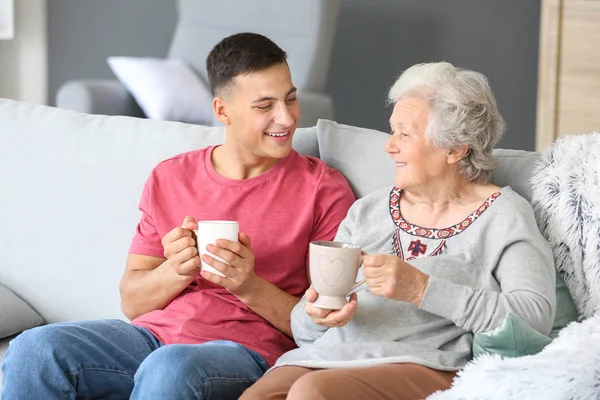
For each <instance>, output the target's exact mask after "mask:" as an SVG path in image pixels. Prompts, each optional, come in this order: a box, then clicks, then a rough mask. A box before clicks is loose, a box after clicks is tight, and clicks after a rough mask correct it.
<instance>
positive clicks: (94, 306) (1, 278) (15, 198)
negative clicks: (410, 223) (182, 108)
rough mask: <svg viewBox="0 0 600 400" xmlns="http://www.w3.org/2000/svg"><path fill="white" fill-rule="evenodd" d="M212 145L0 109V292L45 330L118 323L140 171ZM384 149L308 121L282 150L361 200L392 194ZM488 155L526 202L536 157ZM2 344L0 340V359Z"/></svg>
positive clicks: (142, 126)
mask: <svg viewBox="0 0 600 400" xmlns="http://www.w3.org/2000/svg"><path fill="white" fill-rule="evenodd" d="M223 139H224V128H219V127H203V126H197V125H186V124H180V123H175V122H165V121H151V120H146V119H139V118H133V117H120V116H102V115H88V114H82V113H78V112H75V111H69V110H61V109H58V108H52V107H45V106H37V105H31V104H26V103H22V102H15V101H11V100H5V99H0V143H1V144H0V204H1V206H0V254H2V259H1V260H0V285H3V286H5V287H7V288H8V289H10V290H11V291H12V292H14V293H15V294H16V295H17V296H19V297H20V298H21V299H22V300H24V301H25V302H26V303H28V304H29V305H30V306H31V307H32V308H33V309H34V310H35V311H36V312H37V313H39V315H41V316H42V317H43V319H44V320H45V321H46V322H47V323H51V322H57V321H68V320H81V319H96V318H123V319H124V318H125V317H124V315H123V313H122V312H121V309H120V300H119V291H118V286H119V280H120V278H121V274H122V272H123V269H124V266H125V260H126V256H127V250H128V247H129V244H130V241H131V238H132V236H133V233H134V230H135V228H136V224H137V221H138V218H139V216H140V214H139V211H138V208H137V206H138V201H139V197H140V195H141V191H142V186H143V184H144V182H145V180H146V178H147V176H148V174H149V172H150V171H151V169H152V168H153V167H154V166H155V165H156V164H157V163H158V162H159V161H161V160H163V159H165V158H167V157H170V156H172V155H175V154H178V153H181V152H185V151H187V150H191V149H196V148H201V147H205V146H207V145H211V144H216V143H220V142H222V140H223ZM387 139H388V135H387V134H386V133H383V132H378V131H374V130H369V129H362V128H357V127H350V126H345V125H340V124H337V123H335V122H330V121H327V120H320V121H319V122H318V124H317V125H316V126H314V127H310V128H300V129H298V130H297V132H296V135H295V136H294V147H295V148H296V149H297V150H298V151H299V152H301V153H303V154H307V155H313V156H318V157H320V158H321V159H323V160H324V161H326V162H327V163H328V164H329V165H331V166H333V167H335V168H338V169H339V170H340V171H341V172H342V173H343V174H344V175H345V176H346V178H347V179H348V180H349V182H350V183H351V185H352V188H353V189H354V191H355V192H356V194H357V196H358V197H361V196H364V195H365V194H367V193H369V192H371V191H373V190H375V189H377V188H380V187H384V186H390V185H392V184H393V180H394V175H395V168H394V164H393V163H392V162H391V160H390V159H389V157H388V155H387V154H386V153H385V152H384V150H383V146H384V143H385V142H386V140H387ZM496 155H497V157H498V160H499V162H500V165H499V167H498V168H497V170H496V171H495V174H494V182H495V183H496V184H498V185H500V186H503V185H510V186H512V187H513V189H515V190H516V191H517V192H519V193H521V194H522V195H523V196H525V197H526V198H530V197H531V188H530V185H529V183H528V179H529V176H530V173H531V170H532V168H533V166H534V164H535V162H536V160H537V159H538V154H537V153H530V152H526V151H517V150H497V151H496ZM3 307H8V306H7V305H6V304H0V315H2V313H3V312H4V313H5V312H6V311H7V310H6V308H5V309H4V310H3ZM0 321H2V319H1V318H0ZM9 339H10V338H5V339H0V358H1V357H2V356H3V355H4V352H5V350H6V348H7V346H8V341H9ZM0 381H1V376H0Z"/></svg>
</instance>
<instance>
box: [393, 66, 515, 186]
mask: <svg viewBox="0 0 600 400" xmlns="http://www.w3.org/2000/svg"><path fill="white" fill-rule="evenodd" d="M404 97H416V98H422V99H424V100H425V101H427V103H428V104H429V107H430V113H429V121H428V123H427V130H426V132H425V135H426V138H427V139H428V140H430V141H431V143H433V145H435V146H437V147H440V148H448V149H450V148H457V147H459V146H464V145H466V146H467V147H468V149H469V150H468V152H467V155H466V156H465V157H464V158H463V159H462V160H461V161H460V162H459V168H460V172H461V173H462V174H463V175H464V176H465V178H466V179H468V180H469V181H473V182H478V183H483V182H487V181H489V180H490V178H491V176H492V171H493V169H494V168H495V167H496V164H497V162H496V159H495V158H494V157H493V156H492V149H493V148H494V146H495V145H496V143H498V141H499V140H500V138H501V137H502V134H503V133H504V120H503V119H502V116H501V115H500V112H499V111H498V106H497V105H496V99H495V98H494V94H493V93H492V89H491V88H490V85H489V83H488V80H487V78H486V77H485V76H484V75H483V74H480V73H479V72H474V71H469V70H465V69H460V68H456V67H455V66H453V65H452V64H450V63H447V62H439V63H429V64H417V65H414V66H412V67H410V68H408V69H407V70H406V71H404V72H403V73H402V75H400V77H399V78H398V79H397V80H396V82H395V83H394V85H393V86H392V88H391V89H390V92H389V94H388V100H389V102H390V103H391V104H396V103H397V102H398V101H399V100H401V99H402V98H404Z"/></svg>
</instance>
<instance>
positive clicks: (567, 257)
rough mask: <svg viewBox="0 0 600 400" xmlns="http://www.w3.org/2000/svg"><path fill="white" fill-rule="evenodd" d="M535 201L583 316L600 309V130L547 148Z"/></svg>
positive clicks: (534, 183) (537, 178)
mask: <svg viewBox="0 0 600 400" xmlns="http://www.w3.org/2000/svg"><path fill="white" fill-rule="evenodd" d="M531 183H532V186H533V198H532V205H533V209H534V211H535V213H536V217H537V220H538V225H539V226H540V229H541V231H542V232H543V233H544V236H546V239H548V242H549V243H550V246H551V247H552V251H553V252H554V260H555V262H556V268H557V270H558V272H559V273H560V274H561V276H562V277H563V279H564V280H565V283H566V285H567V287H568V288H569V291H570V292H571V295H572V296H573V301H574V302H575V305H576V306H577V310H578V311H579V314H580V315H581V319H585V318H589V317H591V316H592V315H594V314H596V313H597V312H598V311H600V133H594V134H591V135H575V136H566V137H564V138H561V139H559V140H557V141H556V142H555V143H554V144H553V145H552V146H550V147H549V148H547V149H546V150H544V151H543V152H542V156H541V159H540V163H539V164H538V166H537V168H536V171H535V173H534V174H533V176H532V180H531Z"/></svg>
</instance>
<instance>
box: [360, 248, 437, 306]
mask: <svg viewBox="0 0 600 400" xmlns="http://www.w3.org/2000/svg"><path fill="white" fill-rule="evenodd" d="M363 263H364V268H363V274H364V276H365V280H366V281H367V284H368V285H369V287H370V288H371V293H373V294H374V295H376V296H381V297H385V298H388V299H394V300H401V301H405V302H407V303H412V304H414V305H416V306H419V305H420V304H421V301H422V300H423V296H424V294H425V289H426V288H427V283H428V282H429V275H427V274H424V273H423V272H421V271H419V270H418V269H417V268H415V267H413V266H412V265H410V264H408V263H406V262H404V261H403V260H402V259H401V258H400V257H397V256H393V255H389V254H372V255H369V256H366V257H365V258H364V261H363Z"/></svg>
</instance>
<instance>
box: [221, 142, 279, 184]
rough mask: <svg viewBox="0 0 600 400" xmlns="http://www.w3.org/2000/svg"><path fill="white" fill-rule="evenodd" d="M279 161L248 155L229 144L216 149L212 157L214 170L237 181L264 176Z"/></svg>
mask: <svg viewBox="0 0 600 400" xmlns="http://www.w3.org/2000/svg"><path fill="white" fill-rule="evenodd" d="M278 161H279V159H277V158H270V157H258V156H256V155H253V154H248V153H247V152H246V151H240V150H239V149H237V148H236V147H235V146H233V145H228V144H227V143H225V144H223V145H221V146H218V147H216V148H215V149H214V150H213V152H212V157H211V162H212V165H213V168H214V169H215V171H216V172H217V173H218V174H219V175H221V176H223V177H225V178H229V179H237V180H242V179H250V178H254V177H257V176H259V175H262V174H264V173H265V172H267V171H268V170H270V169H271V168H273V167H274V166H275V164H277V162H278Z"/></svg>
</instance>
